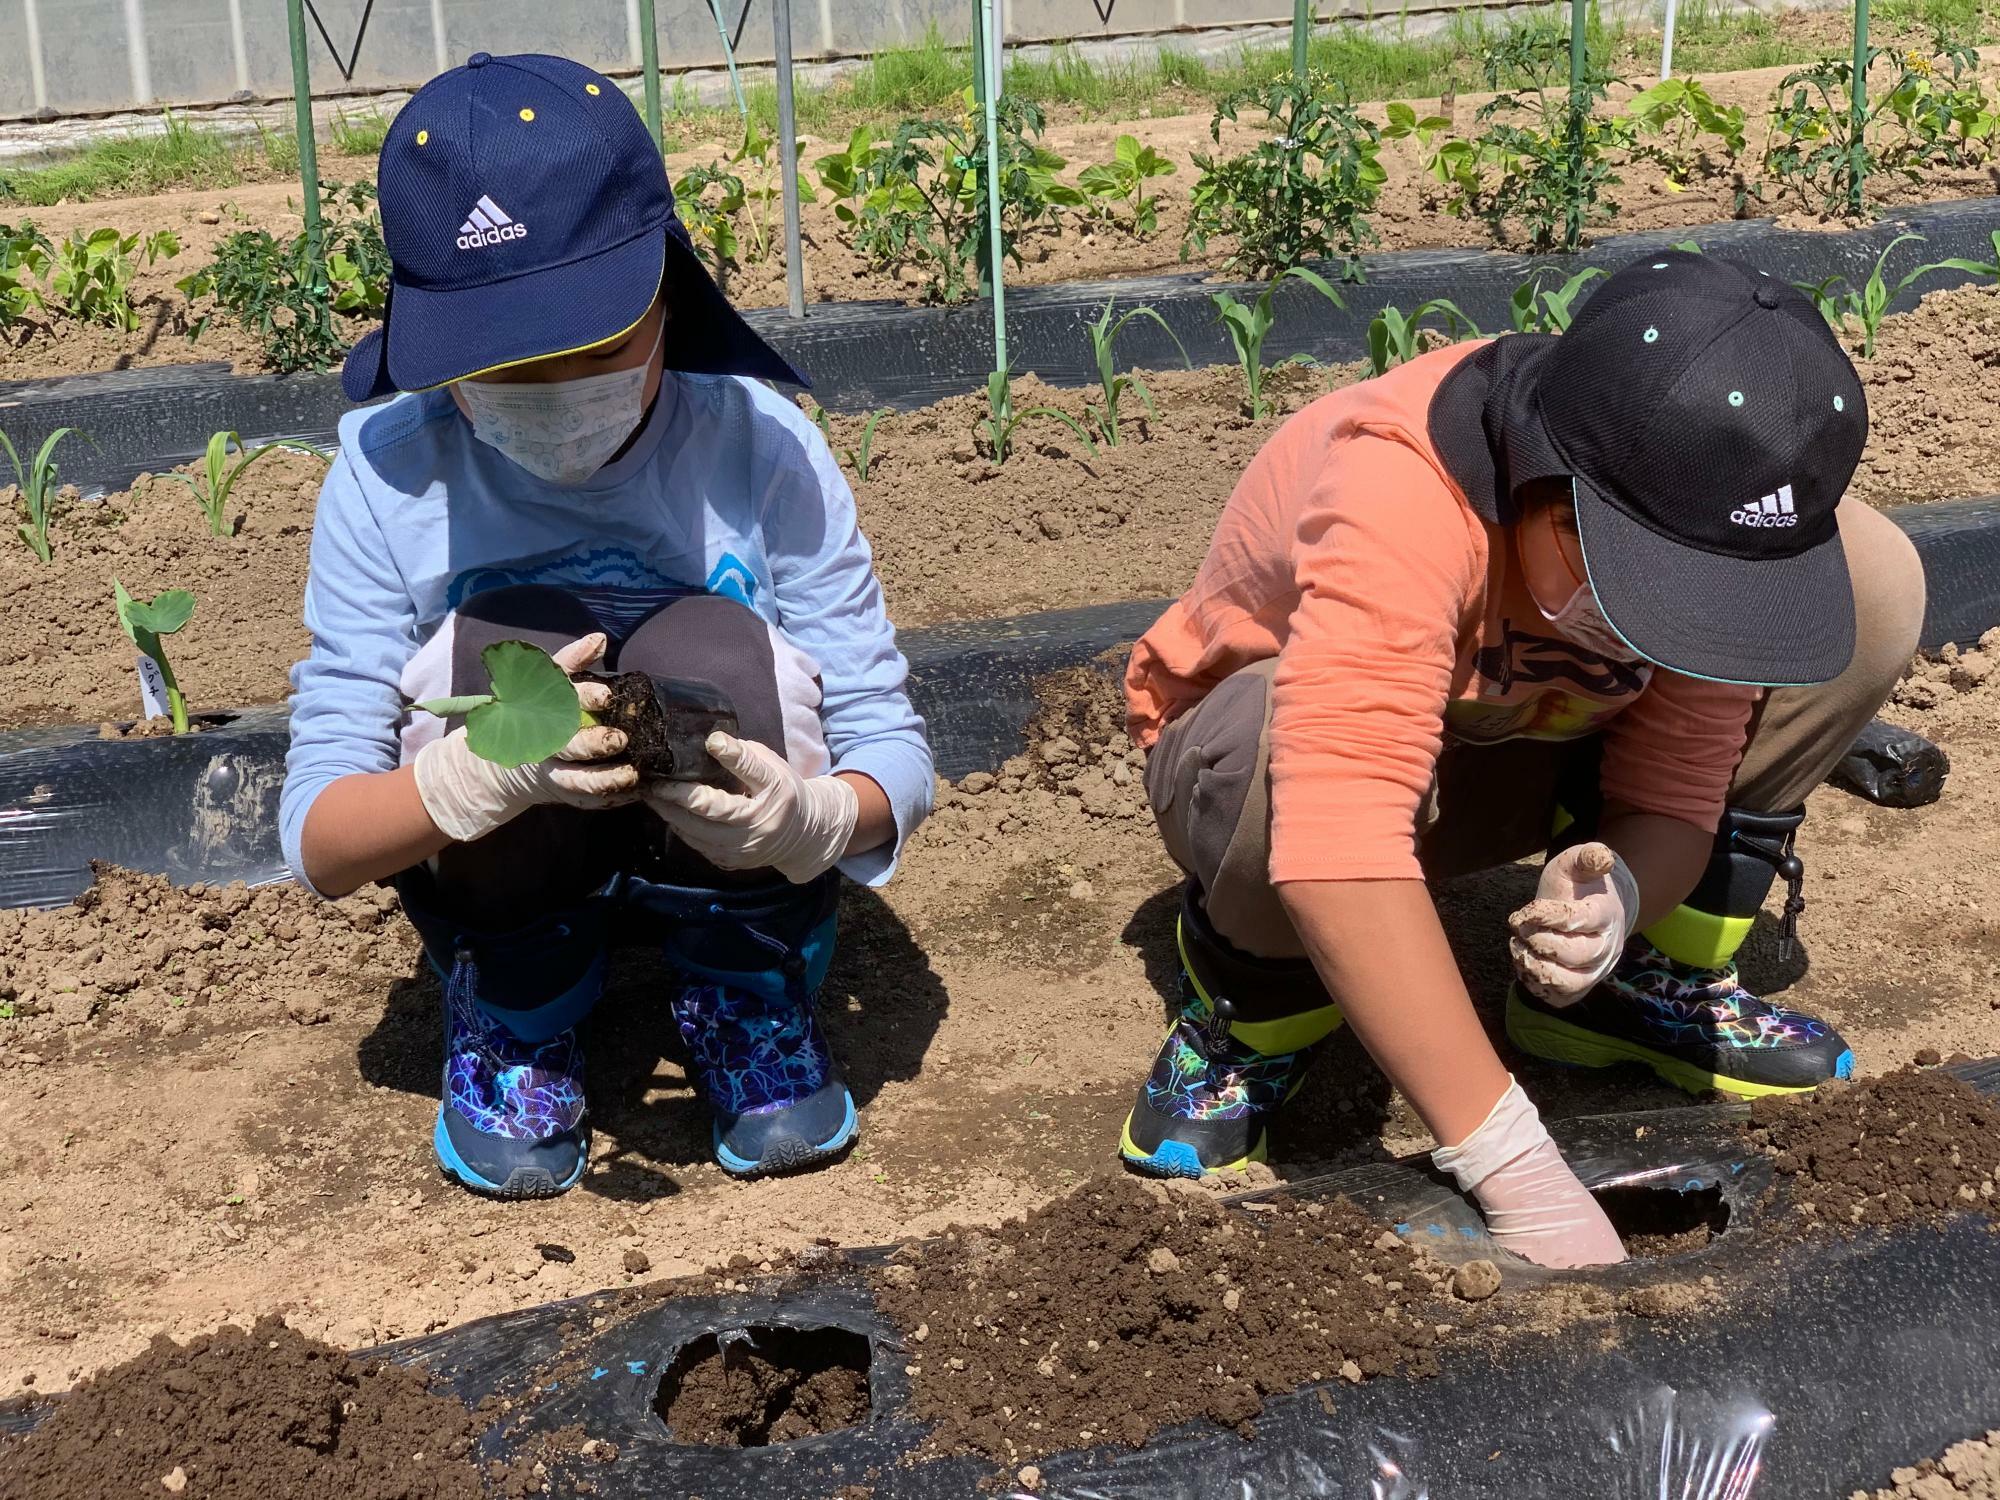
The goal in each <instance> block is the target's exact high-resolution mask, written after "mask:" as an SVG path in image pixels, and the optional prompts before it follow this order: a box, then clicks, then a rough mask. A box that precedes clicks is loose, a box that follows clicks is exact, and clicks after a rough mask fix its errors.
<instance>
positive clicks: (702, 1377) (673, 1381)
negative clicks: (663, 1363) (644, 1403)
mask: <svg viewBox="0 0 2000 1500" xmlns="http://www.w3.org/2000/svg"><path fill="white" fill-rule="evenodd" d="M868 1362H869V1347H868V1340H867V1338H866V1337H865V1336H863V1335H861V1334H858V1333H850V1332H849V1331H848V1330H847V1329H845V1328H756V1327H752V1328H744V1329H738V1330H734V1331H732V1332H729V1333H726V1334H722V1335H717V1334H713V1333H705V1334H703V1335H702V1336H701V1337H700V1338H698V1339H695V1340H694V1341H693V1342H692V1343H689V1344H685V1345H683V1346H682V1347H681V1349H680V1351H679V1352H678V1353H676V1354H675V1355H674V1359H673V1363H672V1364H670V1365H669V1366H668V1367H667V1371H666V1373H665V1374H664V1375H663V1376H661V1377H660V1389H659V1393H658V1394H657V1395H655V1396H654V1398H653V1410H654V1411H655V1412H657V1413H659V1416H660V1420H661V1421H663V1422H665V1423H666V1424H667V1432H668V1434H669V1435H670V1436H672V1438H673V1439H674V1441H675V1442H677V1443H689V1444H696V1445H700V1446H703V1447H710V1448H764V1447H768V1446H770V1445H772V1444H774V1443H791V1442H797V1441H798V1440H799V1439H800V1438H809V1437H818V1436H819V1435H820V1434H821V1433H827V1432H838V1431H839V1430H840V1429H841V1428H843V1427H854V1426H858V1425H859V1424H861V1423H863V1422H866V1421H867V1420H868V1415H869V1401H868Z"/></svg>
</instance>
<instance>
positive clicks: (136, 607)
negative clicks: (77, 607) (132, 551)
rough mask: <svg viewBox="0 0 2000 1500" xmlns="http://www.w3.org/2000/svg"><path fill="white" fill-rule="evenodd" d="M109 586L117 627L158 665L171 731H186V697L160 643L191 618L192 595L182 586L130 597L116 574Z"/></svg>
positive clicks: (182, 732)
mask: <svg viewBox="0 0 2000 1500" xmlns="http://www.w3.org/2000/svg"><path fill="white" fill-rule="evenodd" d="M111 588H112V592H113V594H114V595H115V597H116V598H117V601H118V627H119V629H121V630H123V631H124V632H125V638H126V639H127V640H129V641H130V642H131V643H132V644H133V645H135V646H137V647H138V648H139V650H140V652H141V653H142V654H143V655H145V656H146V657H147V658H148V659H150V660H151V661H152V663H153V665H154V666H156V667H158V668H159V669H160V681H161V682H162V683H163V684H165V686H166V689H167V712H168V713H169V714H170V715H172V717H173V721H174V733H175V734H186V733H187V732H188V711H187V699H186V698H185V697H184V696H183V695H182V693H181V685H180V683H179V682H178V681H177V680H176V679H175V677H174V669H173V667H172V666H171V665H169V664H168V662H167V648H166V647H165V646H164V645H162V644H161V637H162V636H169V635H173V634H175V633H176V632H178V631H179V630H180V629H181V627H182V626H184V625H186V624H187V622H188V621H189V620H191V619H193V618H194V595H193V594H190V593H189V592H188V591H187V590H186V589H164V590H162V591H161V592H160V593H157V594H155V595H154V596H153V597H152V598H151V599H134V598H133V597H132V596H131V595H130V594H128V593H127V592H126V591H125V585H124V584H122V583H120V582H119V581H118V580H117V579H116V578H113V579H112V580H111Z"/></svg>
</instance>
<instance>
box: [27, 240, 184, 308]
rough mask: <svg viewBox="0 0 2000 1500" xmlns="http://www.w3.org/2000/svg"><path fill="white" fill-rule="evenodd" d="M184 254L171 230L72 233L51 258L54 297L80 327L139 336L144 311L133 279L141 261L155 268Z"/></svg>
mask: <svg viewBox="0 0 2000 1500" xmlns="http://www.w3.org/2000/svg"><path fill="white" fill-rule="evenodd" d="M180 253H181V242H180V240H179V239H178V238H177V237H176V236H175V235H174V232H173V231H172V230H171V229H159V230H155V231H154V232H153V233H152V234H149V235H143V236H142V235H138V234H120V233H119V232H118V231H117V230H115V229H96V230H92V231H91V232H90V233H89V234H86V235H81V236H79V235H75V234H72V235H69V236H68V237H66V238H65V239H64V240H63V242H62V244H61V245H59V246H57V247H56V248H55V250H54V252H53V253H52V254H50V255H49V257H48V265H49V292H50V293H51V294H52V295H53V296H54V297H55V298H56V299H58V300H59V301H60V302H61V303H62V310H63V311H64V312H65V313H66V314H68V315H69V316H70V317H72V318H75V319H77V320H78V321H80V322H84V323H97V324H101V325H103V326H104V327H106V328H117V329H120V330H122V331H124V332H126V333H136V332H138V329H139V309H138V308H137V307H136V306H134V305H133V302H132V277H133V276H134V274H136V273H137V271H138V269H139V263H140V261H142V260H143V261H144V262H145V263H146V264H147V265H149V266H150V265H152V264H153V263H154V262H155V261H158V260H167V259H170V258H171V257H173V256H176V255H179V254H180Z"/></svg>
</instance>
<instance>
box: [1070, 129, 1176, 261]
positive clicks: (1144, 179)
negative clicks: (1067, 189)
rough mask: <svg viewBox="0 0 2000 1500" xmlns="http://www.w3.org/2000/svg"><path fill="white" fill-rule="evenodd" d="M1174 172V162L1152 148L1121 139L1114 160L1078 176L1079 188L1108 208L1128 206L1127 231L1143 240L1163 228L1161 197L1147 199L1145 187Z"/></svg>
mask: <svg viewBox="0 0 2000 1500" xmlns="http://www.w3.org/2000/svg"><path fill="white" fill-rule="evenodd" d="M1173 171H1174V164H1173V163H1172V162H1170V161H1168V160H1167V159H1166V157H1164V156H1162V155H1160V153H1159V152H1157V151H1155V150H1154V149H1153V148H1152V147H1151V146H1142V145H1140V144H1139V138H1138V137H1137V136H1132V135H1121V136H1119V137H1118V140H1117V143H1116V144H1115V145H1114V146H1113V147H1112V151H1111V160H1110V161H1108V162H1100V163H1099V164H1098V165H1096V166H1091V167H1085V168H1084V169H1083V170H1082V171H1081V172H1079V173H1077V177H1076V185H1077V186H1078V187H1080V188H1082V189H1083V190H1084V191H1085V192H1086V193H1088V194H1090V196H1091V197H1093V198H1096V199H1098V200H1099V201H1101V202H1103V203H1105V204H1106V205H1109V204H1111V203H1123V204H1125V205H1126V207H1127V209H1128V210H1129V212H1130V218H1129V219H1128V221H1127V224H1126V227H1127V228H1128V229H1130V230H1131V231H1132V233H1134V234H1135V235H1141V236H1143V235H1148V234H1151V233H1152V232H1153V231H1154V230H1156V229H1158V228H1159V227H1160V195H1159V194H1158V193H1155V194H1154V195H1153V196H1152V197H1150V198H1148V197H1147V196H1146V184H1147V183H1148V182H1149V181H1151V180H1152V179H1153V178H1155V177H1165V176H1168V175H1170V174H1171V173H1172V172H1173Z"/></svg>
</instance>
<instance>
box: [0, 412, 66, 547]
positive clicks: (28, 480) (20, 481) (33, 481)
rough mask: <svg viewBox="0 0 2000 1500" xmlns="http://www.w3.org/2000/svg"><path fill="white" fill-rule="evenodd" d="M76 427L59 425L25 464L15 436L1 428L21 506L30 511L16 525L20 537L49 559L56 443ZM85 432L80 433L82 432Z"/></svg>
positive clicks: (1, 445) (0, 444)
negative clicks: (16, 447) (19, 494)
mask: <svg viewBox="0 0 2000 1500" xmlns="http://www.w3.org/2000/svg"><path fill="white" fill-rule="evenodd" d="M73 432H76V428H74V427H58V428H57V429H56V430H55V431H54V432H52V433H50V434H49V435H48V436H47V437H46V438H44V439H42V446H41V449H40V450H39V451H38V452H37V453H36V454H35V457H34V460H33V462H31V463H29V464H27V465H26V466H23V465H22V463H21V455H20V454H19V453H17V452H16V451H15V450H14V440H13V439H12V438H10V437H8V436H7V434H6V433H4V432H0V448H5V449H6V450H7V459H8V461H9V462H10V463H12V464H13V465H14V487H15V488H16V489H18V490H19V491H20V492H21V508H22V509H23V510H24V511H26V512H27V513H28V519H27V523H26V524H25V525H21V526H17V527H15V530H16V531H17V532H19V533H20V537H21V540H22V541H24V542H26V543H27V544H28V548H29V550H30V551H32V552H33V553H34V554H35V556H37V557H39V558H40V559H41V560H42V561H43V562H47V561H48V560H49V555H50V554H49V501H50V500H51V499H52V498H53V497H54V495H55V490H56V461H55V452H56V444H57V443H60V442H61V441H62V440H63V439H64V438H66V437H68V436H69V435H70V434H71V433H73ZM81 435H82V434H80V433H79V434H78V436H81Z"/></svg>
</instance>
